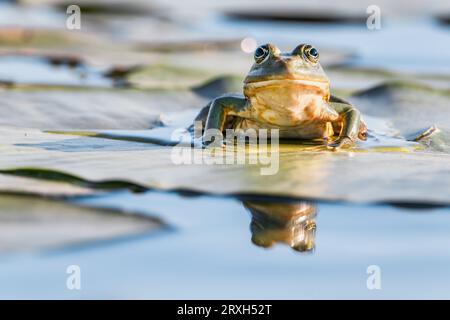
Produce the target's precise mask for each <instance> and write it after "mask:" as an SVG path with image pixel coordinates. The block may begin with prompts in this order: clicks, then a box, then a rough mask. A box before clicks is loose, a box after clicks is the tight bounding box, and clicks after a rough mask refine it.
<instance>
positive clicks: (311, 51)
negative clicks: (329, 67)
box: [303, 45, 319, 63]
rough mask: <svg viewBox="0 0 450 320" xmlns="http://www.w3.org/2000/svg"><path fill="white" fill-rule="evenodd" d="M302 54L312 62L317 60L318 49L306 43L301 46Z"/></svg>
mask: <svg viewBox="0 0 450 320" xmlns="http://www.w3.org/2000/svg"><path fill="white" fill-rule="evenodd" d="M303 55H304V56H305V57H306V59H308V60H309V61H310V62H312V63H317V62H318V61H319V51H317V49H316V48H314V47H313V46H310V45H306V46H305V47H304V48H303Z"/></svg>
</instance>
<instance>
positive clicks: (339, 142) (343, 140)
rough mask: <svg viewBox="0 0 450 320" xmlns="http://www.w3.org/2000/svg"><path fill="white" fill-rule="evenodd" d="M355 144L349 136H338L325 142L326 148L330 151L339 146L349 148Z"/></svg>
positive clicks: (339, 147)
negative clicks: (328, 142)
mask: <svg viewBox="0 0 450 320" xmlns="http://www.w3.org/2000/svg"><path fill="white" fill-rule="evenodd" d="M354 145H355V142H354V141H353V140H352V139H350V138H349V137H339V138H337V139H336V140H334V141H333V142H331V143H330V144H327V148H328V149H330V150H332V151H337V150H338V149H341V148H350V147H353V146H354Z"/></svg>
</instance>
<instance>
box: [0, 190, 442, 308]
mask: <svg viewBox="0 0 450 320" xmlns="http://www.w3.org/2000/svg"><path fill="white" fill-rule="evenodd" d="M75 202H76V203H78V204H83V205H89V206H101V207H111V208H122V209H127V210H133V211H139V212H143V213H145V214H148V215H152V216H158V217H161V218H163V219H164V220H165V221H166V222H168V223H170V224H171V225H172V226H173V227H174V228H175V230H174V231H171V232H166V233H159V234H157V235H153V236H151V237H143V238H138V239H134V240H129V241H126V242H122V243H114V242H113V243H111V244H109V245H108V244H105V245H103V246H96V247H92V248H86V247H83V248H77V247H72V248H67V249H66V250H64V251H57V252H51V251H50V252H44V253H41V254H22V255H16V256H9V257H8V256H7V257H5V256H4V257H3V259H2V263H1V265H0V283H1V284H2V285H1V287H0V297H1V298H14V297H16V298H17V297H20V298H65V299H70V298H157V299H161V298H168V299H169V298H170V299H178V298H180V299H181V298H182V299H190V298H208V299H215V298H247V299H250V298H254V299H263V298H270V299H276V298H285V299H312V298H419V297H420V298H449V293H448V287H449V285H450V273H449V271H448V265H449V263H450V261H449V260H450V258H449V257H450V248H449V247H448V245H447V244H448V243H449V241H450V236H449V234H448V228H449V227H450V215H449V213H450V212H449V209H448V208H436V209H421V210H419V209H405V208H395V207H390V206H362V205H358V206H356V205H347V204H346V205H344V204H325V203H315V204H314V203H306V202H298V203H291V204H288V203H281V204H280V203H278V204H273V203H272V204H271V206H272V207H271V209H272V212H273V210H275V211H277V210H278V213H280V212H285V213H286V214H285V218H286V219H287V220H288V219H290V218H289V217H290V215H291V216H292V208H303V210H304V209H305V208H308V206H312V207H310V208H312V209H311V210H309V211H308V210H304V211H303V212H304V213H305V212H306V213H308V212H309V213H308V214H309V215H310V216H309V218H310V220H311V221H315V225H316V230H315V236H314V237H312V238H313V242H314V250H311V251H309V253H308V251H307V250H306V251H305V252H303V253H301V252H299V251H297V250H294V249H292V248H291V247H290V246H289V245H288V244H287V243H285V242H282V241H281V242H277V243H276V244H274V245H273V246H272V247H271V248H269V249H265V248H262V247H260V246H257V245H255V244H254V243H253V242H252V240H251V238H252V232H251V230H250V227H249V226H250V223H251V215H250V212H249V210H248V209H246V208H245V207H244V205H243V203H242V202H241V201H238V200H234V199H230V198H210V197H193V198H192V197H181V196H178V195H176V194H171V193H156V192H148V193H145V194H140V195H134V194H129V193H113V194H108V195H104V196H99V197H88V198H81V199H78V200H75ZM253 203H255V202H254V201H253ZM257 204H258V205H259V206H260V209H261V206H264V205H266V209H267V203H261V202H259V203H257ZM274 208H275V209H274ZM284 208H286V210H284ZM266 211H268V212H269V213H268V214H270V210H266ZM314 214H316V217H314ZM301 215H302V214H300V216H301ZM262 220H264V219H262ZM262 220H261V219H260V221H262ZM269 220H270V219H269ZM280 225H281V226H280ZM283 225H284V227H283ZM287 225H289V223H285V224H283V223H281V224H279V225H278V227H277V228H278V229H277V228H276V227H274V226H273V225H271V224H270V223H265V224H264V223H262V226H263V229H264V227H265V228H266V231H267V230H268V231H269V232H268V233H266V237H269V238H270V235H272V239H280V237H279V235H280V233H283V232H284V234H285V235H286V234H291V233H290V231H289V227H287ZM283 228H284V229H288V230H284V231H283ZM300 229H301V228H300ZM275 230H278V235H276V236H274V234H277V232H276V231H275ZM297 231H298V230H297ZM261 234H262V233H260V235H261ZM292 234H296V235H297V236H299V237H300V239H301V238H302V234H301V232H297V233H292ZM284 238H286V237H284ZM287 238H289V236H287ZM310 238H311V233H310ZM310 240H311V239H310ZM71 264H76V265H79V266H80V267H81V270H82V290H80V291H70V290H67V289H66V287H65V279H66V276H67V275H66V273H65V270H66V267H67V266H68V265H71ZM370 265H377V266H379V267H380V268H381V290H368V289H367V286H366V281H367V277H368V274H367V273H366V271H367V268H368V266H370Z"/></svg>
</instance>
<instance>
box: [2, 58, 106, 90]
mask: <svg viewBox="0 0 450 320" xmlns="http://www.w3.org/2000/svg"><path fill="white" fill-rule="evenodd" d="M0 80H1V81H5V82H11V83H13V84H14V83H19V84H28V85H58V86H86V87H87V86H89V87H111V86H112V85H113V81H112V80H111V79H109V78H106V77H104V76H103V75H102V72H101V70H96V69H95V68H92V67H89V66H86V65H83V64H79V63H78V65H76V66H70V65H67V64H61V65H55V64H51V63H50V58H45V57H39V56H32V55H30V56H28V55H3V56H0Z"/></svg>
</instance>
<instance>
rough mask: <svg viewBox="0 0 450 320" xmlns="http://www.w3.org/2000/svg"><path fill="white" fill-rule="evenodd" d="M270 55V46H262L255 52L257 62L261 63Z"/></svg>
mask: <svg viewBox="0 0 450 320" xmlns="http://www.w3.org/2000/svg"><path fill="white" fill-rule="evenodd" d="M269 54H270V48H269V46H268V45H266V44H265V45H262V46H260V47H258V48H257V49H256V50H255V62H256V63H261V62H263V61H265V60H266V59H267V57H268V56H269Z"/></svg>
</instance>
